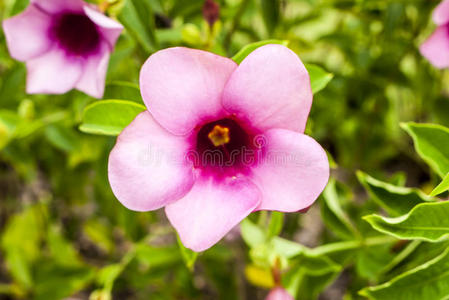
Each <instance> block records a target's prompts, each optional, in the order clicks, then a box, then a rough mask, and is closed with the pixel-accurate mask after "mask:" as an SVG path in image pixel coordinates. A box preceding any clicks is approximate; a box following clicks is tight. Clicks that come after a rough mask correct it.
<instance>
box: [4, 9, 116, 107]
mask: <svg viewBox="0 0 449 300" xmlns="http://www.w3.org/2000/svg"><path fill="white" fill-rule="evenodd" d="M122 29H123V27H122V25H120V24H119V23H117V22H115V21H114V20H112V19H109V18H107V17H106V16H105V15H103V14H102V13H100V12H99V11H97V10H96V9H95V7H94V6H93V5H90V4H87V3H85V2H83V1H81V0H31V4H30V5H29V6H28V7H27V8H26V9H25V11H24V12H22V13H21V14H19V15H17V16H14V17H12V18H10V19H7V20H5V21H4V22H3V30H4V32H5V36H6V42H7V44H8V48H9V52H10V53H11V56H12V57H13V58H15V59H17V60H19V61H24V62H26V66H27V70H28V74H27V92H28V93H30V94H35V93H47V94H62V93H66V92H68V91H69V90H71V89H72V88H76V89H78V90H80V91H83V92H85V93H86V94H89V95H91V96H93V97H97V98H101V97H102V96H103V92H104V85H105V77H106V71H107V67H108V62H109V56H110V53H111V52H112V50H113V48H114V45H115V42H116V41H117V38H118V37H119V35H120V33H121V31H122Z"/></svg>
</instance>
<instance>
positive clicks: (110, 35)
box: [84, 5, 123, 50]
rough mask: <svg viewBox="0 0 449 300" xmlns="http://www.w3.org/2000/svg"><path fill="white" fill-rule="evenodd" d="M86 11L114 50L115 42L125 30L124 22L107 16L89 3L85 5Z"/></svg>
mask: <svg viewBox="0 0 449 300" xmlns="http://www.w3.org/2000/svg"><path fill="white" fill-rule="evenodd" d="M84 12H85V13H86V15H87V16H88V17H89V19H90V20H91V21H92V22H94V23H95V24H96V25H97V26H98V27H99V29H100V31H101V33H102V35H103V37H104V38H105V39H106V40H107V41H108V43H109V45H110V48H111V50H112V49H113V48H114V45H115V42H116V41H117V39H118V37H119V36H120V33H121V32H122V30H123V26H122V24H120V23H118V22H116V21H114V20H113V19H111V18H108V17H106V16H105V15H104V14H102V13H101V12H99V11H97V10H95V9H94V8H92V7H91V6H89V5H85V6H84Z"/></svg>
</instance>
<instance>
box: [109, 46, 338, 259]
mask: <svg viewBox="0 0 449 300" xmlns="http://www.w3.org/2000/svg"><path fill="white" fill-rule="evenodd" d="M140 87H141V92H142V96H143V99H144V102H145V105H146V107H147V108H148V111H145V112H142V113H141V114H139V115H138V116H137V117H136V118H135V119H134V121H133V122H132V123H131V124H130V125H129V126H128V127H127V128H125V129H124V131H123V132H122V133H121V134H120V135H119V137H118V138H117V143H116V145H115V147H114V148H113V150H112V151H111V154H110V156H109V166H108V168H109V170H108V173H109V182H110V184H111V187H112V190H113V192H114V194H115V196H116V197H117V198H118V199H119V200H120V201H121V202H122V204H123V205H125V206H126V207H128V208H129V209H132V210H136V211H149V210H155V209H158V208H161V207H164V206H165V212H166V215H167V217H168V219H169V221H170V222H171V224H172V225H173V226H174V227H175V229H176V230H177V232H178V233H179V236H180V238H181V241H182V242H183V244H184V245H185V246H186V247H188V248H190V249H192V250H195V251H202V250H205V249H207V248H209V247H211V246H212V245H214V244H215V243H217V242H218V241H219V240H220V239H221V238H222V237H223V236H224V235H225V234H226V233H227V232H229V231H230V230H231V229H232V228H233V227H234V226H235V225H237V224H238V223H239V222H240V221H241V220H243V219H244V218H245V217H246V216H247V215H248V214H250V213H251V212H253V211H257V210H277V211H283V212H294V211H299V210H303V209H305V208H307V207H309V206H310V205H311V204H312V203H313V202H314V201H315V200H316V198H317V197H318V195H319V194H320V193H321V191H322V190H323V189H324V187H325V185H326V184H327V181H328V178H329V163H328V160H327V156H326V153H325V151H324V150H323V149H322V148H321V146H320V145H319V144H318V143H317V142H316V141H315V140H313V139H312V138H310V137H308V136H306V135H304V134H303V132H304V129H305V126H306V121H307V117H308V114H309V110H310V107H311V104H312V97H313V96H312V91H311V86H310V78H309V75H308V73H307V70H306V69H305V67H304V65H303V64H302V62H301V60H300V59H299V58H298V56H296V54H295V53H294V52H292V51H291V50H290V49H288V48H286V47H284V46H280V45H266V46H263V47H260V48H258V49H256V50H255V51H253V52H252V53H251V54H250V55H248V56H247V57H246V59H245V60H244V61H243V62H242V63H241V64H240V65H239V66H238V65H237V64H236V63H235V62H234V61H232V60H231V59H228V58H225V57H221V56H217V55H215V54H212V53H209V52H204V51H201V50H194V49H187V48H169V49H165V50H161V51H159V52H157V53H155V54H153V55H152V56H151V57H150V58H149V59H148V60H147V61H146V63H145V64H144V65H143V67H142V70H141V74H140Z"/></svg>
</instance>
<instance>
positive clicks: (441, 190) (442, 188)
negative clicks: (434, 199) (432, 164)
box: [430, 173, 449, 196]
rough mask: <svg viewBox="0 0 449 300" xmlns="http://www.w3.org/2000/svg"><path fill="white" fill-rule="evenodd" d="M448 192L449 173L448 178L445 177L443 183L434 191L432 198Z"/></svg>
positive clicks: (431, 194)
mask: <svg viewBox="0 0 449 300" xmlns="http://www.w3.org/2000/svg"><path fill="white" fill-rule="evenodd" d="M447 190H449V173H447V174H446V176H444V178H443V181H441V183H440V184H439V185H437V186H436V187H435V188H434V189H433V191H432V192H431V193H430V196H436V195H439V194H441V193H444V192H445V191H447Z"/></svg>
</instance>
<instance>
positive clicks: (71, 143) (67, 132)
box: [45, 124, 80, 152]
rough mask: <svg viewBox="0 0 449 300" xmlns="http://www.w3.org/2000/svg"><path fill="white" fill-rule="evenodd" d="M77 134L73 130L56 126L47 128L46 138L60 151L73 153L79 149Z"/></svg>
mask: <svg viewBox="0 0 449 300" xmlns="http://www.w3.org/2000/svg"><path fill="white" fill-rule="evenodd" d="M76 133H77V132H75V130H74V129H72V128H67V127H63V126H61V125H56V124H55V125H50V126H47V127H46V128H45V137H46V138H47V139H48V141H49V142H50V143H51V144H53V145H54V146H55V147H57V148H58V149H61V150H63V151H66V152H73V151H75V150H77V149H79V147H80V141H79V136H77V134H76ZM78 135H79V133H78Z"/></svg>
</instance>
